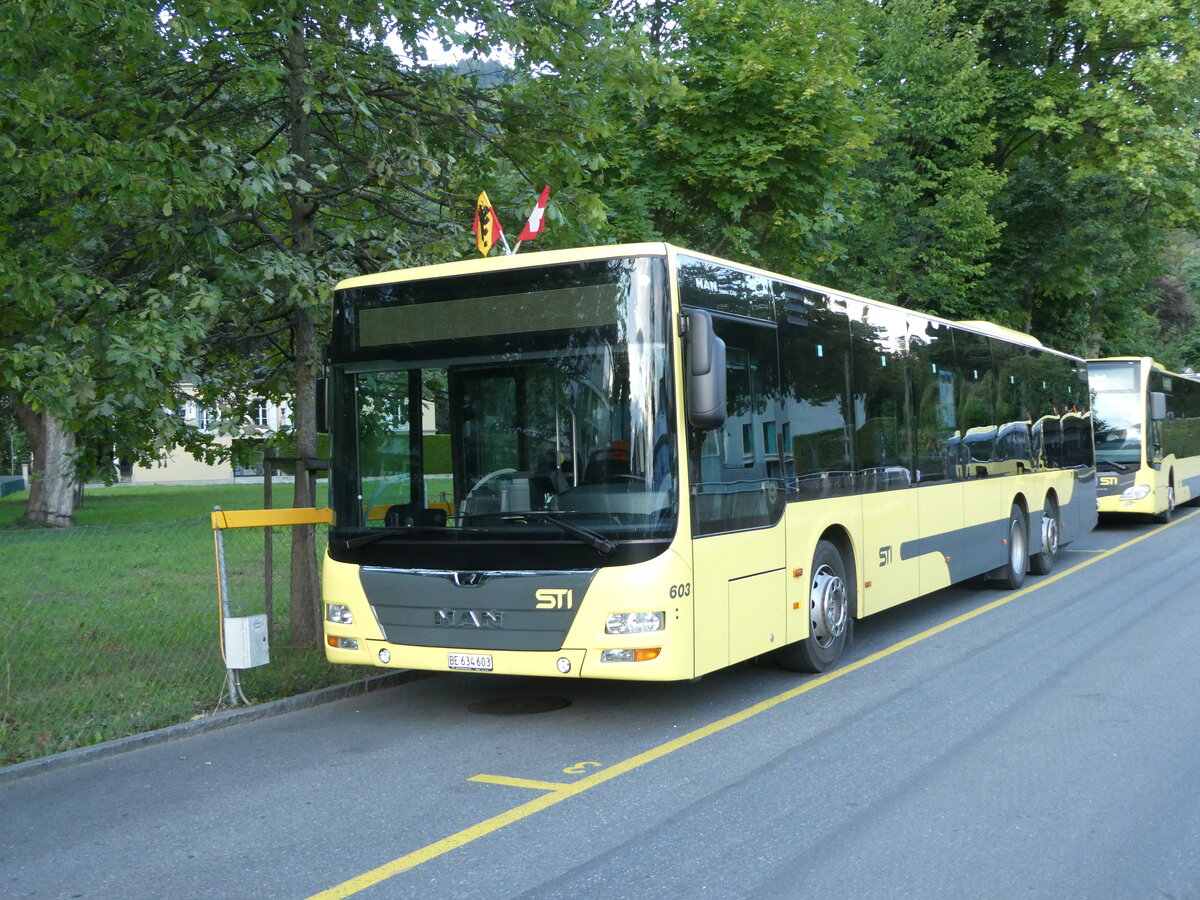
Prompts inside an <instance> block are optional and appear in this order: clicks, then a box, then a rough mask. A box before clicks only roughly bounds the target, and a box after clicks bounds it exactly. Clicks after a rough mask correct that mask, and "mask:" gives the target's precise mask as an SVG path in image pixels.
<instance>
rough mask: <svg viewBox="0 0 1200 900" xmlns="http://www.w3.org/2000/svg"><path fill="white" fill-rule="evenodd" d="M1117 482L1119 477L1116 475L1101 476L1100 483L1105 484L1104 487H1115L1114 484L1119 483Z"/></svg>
mask: <svg viewBox="0 0 1200 900" xmlns="http://www.w3.org/2000/svg"><path fill="white" fill-rule="evenodd" d="M1117 480H1118V479H1117V476H1116V475H1101V476H1100V483H1101V484H1103V485H1113V484H1116V483H1117Z"/></svg>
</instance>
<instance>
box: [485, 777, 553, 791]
mask: <svg viewBox="0 0 1200 900" xmlns="http://www.w3.org/2000/svg"><path fill="white" fill-rule="evenodd" d="M467 781H479V782H482V783H483V784H502V785H505V786H506V787H519V788H530V789H532V790H535V791H561V790H562V789H563V788H565V787H567V784H566V783H565V782H562V781H535V780H534V779H532V778H510V777H509V776H507V775H472V776H471V777H470V778H468V779H467Z"/></svg>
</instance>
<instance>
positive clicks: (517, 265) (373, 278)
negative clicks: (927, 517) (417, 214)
mask: <svg viewBox="0 0 1200 900" xmlns="http://www.w3.org/2000/svg"><path fill="white" fill-rule="evenodd" d="M677 254H684V255H687V256H692V257H696V258H698V259H705V260H709V261H711V262H714V263H719V264H721V265H726V266H731V267H733V268H736V269H740V270H742V271H744V272H750V273H754V274H757V275H762V276H765V277H768V278H772V279H778V280H780V281H786V282H790V283H792V284H795V285H798V286H801V287H805V288H809V289H812V290H816V291H823V292H828V293H831V294H835V295H838V296H842V297H849V298H853V299H855V300H861V301H863V302H865V303H870V304H873V305H875V306H883V307H889V308H892V309H900V310H902V311H903V312H906V313H911V314H913V315H917V316H921V317H922V318H925V319H930V320H933V321H935V322H942V323H945V324H947V325H952V326H954V327H956V328H964V329H967V330H971V331H977V332H979V333H981V334H984V335H987V336H989V337H996V338H1000V339H1001V340H1005V341H1009V342H1011V343H1015V344H1023V345H1025V346H1027V347H1033V348H1035V349H1042V350H1048V351H1050V352H1052V353H1056V354H1061V355H1063V356H1073V354H1069V353H1062V351H1059V350H1054V349H1053V348H1049V347H1046V346H1045V345H1044V344H1043V343H1042V342H1041V341H1039V340H1038V339H1037V338H1035V337H1034V336H1033V335H1031V334H1026V333H1025V332H1023V331H1017V330H1016V329H1014V328H1007V327H1005V326H1003V325H996V324H994V323H992V322H985V321H982V320H968V321H955V320H954V319H947V318H945V317H943V316H938V315H935V314H933V313H926V312H919V311H917V310H910V309H906V308H904V307H897V306H896V305H895V304H891V303H886V302H884V301H882V300H873V299H871V298H870V297H863V296H860V295H858V294H854V293H852V292H850V291H845V290H840V289H838V288H831V287H827V286H825V285H821V284H817V283H816V282H811V281H806V280H805V279H803V278H796V277H794V276H790V275H781V274H779V273H778V272H771V271H768V270H766V269H759V268H757V267H755V266H751V265H747V264H745V263H739V262H735V261H733V260H728V259H722V258H720V257H717V256H712V255H710V254H707V253H702V252H700V251H697V250H689V249H687V248H684V247H679V246H676V245H673V244H668V243H665V242H661V241H654V242H644V243H637V244H608V245H599V246H595V247H575V248H569V249H562V250H541V251H537V250H535V251H532V252H529V253H523V254H512V255H505V256H494V257H480V258H479V259H465V260H459V261H456V262H447V263H435V264H432V265H423V266H414V267H412V268H408V269H393V270H391V271H387V272H379V273H376V274H373V275H359V276H356V277H353V278H347V279H344V280H343V281H341V282H339V283H338V284H337V285H336V287H335V290H339V291H340V290H344V289H347V288H359V287H369V286H372V285H380V284H395V283H397V282H404V281H415V280H417V279H427V278H450V277H454V276H458V275H474V274H477V273H482V272H503V271H510V270H514V269H523V268H532V267H534V266H553V265H562V264H566V263H574V262H588V261H591V260H599V259H615V258H621V257H636V256H659V257H674V256H675V255H677Z"/></svg>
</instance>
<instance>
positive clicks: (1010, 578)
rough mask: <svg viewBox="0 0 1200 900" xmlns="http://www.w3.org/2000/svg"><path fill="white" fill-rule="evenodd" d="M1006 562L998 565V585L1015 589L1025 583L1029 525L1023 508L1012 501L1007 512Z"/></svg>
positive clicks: (1011, 589) (1027, 562)
mask: <svg viewBox="0 0 1200 900" xmlns="http://www.w3.org/2000/svg"><path fill="white" fill-rule="evenodd" d="M1007 546H1008V562H1006V563H1005V564H1004V565H1003V566H1001V567H1000V570H999V575H1000V585H1001V586H1002V587H1004V588H1007V589H1008V590H1010V591H1015V590H1016V589H1017V588H1019V587H1020V586H1021V585H1023V584H1024V583H1025V570H1026V568H1027V567H1028V565H1029V526H1028V521H1027V519H1026V516H1025V510H1023V509H1021V507H1020V506H1019V505H1018V504H1016V503H1014V504H1013V506H1012V510H1011V512H1009V514H1008V541H1007Z"/></svg>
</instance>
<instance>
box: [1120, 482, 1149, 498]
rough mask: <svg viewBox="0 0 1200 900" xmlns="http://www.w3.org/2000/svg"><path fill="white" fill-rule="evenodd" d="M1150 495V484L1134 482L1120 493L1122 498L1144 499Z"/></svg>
mask: <svg viewBox="0 0 1200 900" xmlns="http://www.w3.org/2000/svg"><path fill="white" fill-rule="evenodd" d="M1149 495H1150V485H1148V484H1135V485H1134V486H1133V487H1131V488H1126V489H1125V492H1124V493H1123V494H1121V499H1122V500H1145V499H1146V498H1147V497H1148V496H1149Z"/></svg>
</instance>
